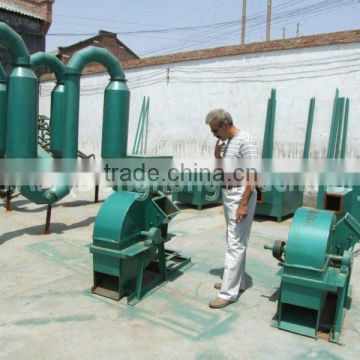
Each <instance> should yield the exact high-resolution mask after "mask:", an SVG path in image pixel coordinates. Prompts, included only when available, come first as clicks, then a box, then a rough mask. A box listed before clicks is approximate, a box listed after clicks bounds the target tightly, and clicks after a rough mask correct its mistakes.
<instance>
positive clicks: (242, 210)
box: [235, 204, 248, 224]
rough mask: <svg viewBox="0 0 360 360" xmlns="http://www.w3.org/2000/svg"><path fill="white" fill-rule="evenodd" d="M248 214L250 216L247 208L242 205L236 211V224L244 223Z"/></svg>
mask: <svg viewBox="0 0 360 360" xmlns="http://www.w3.org/2000/svg"><path fill="white" fill-rule="evenodd" d="M247 214H248V208H247V206H245V205H241V204H240V205H239V206H238V208H237V209H236V214H235V221H236V223H237V224H238V223H239V222H240V221H243V220H244V219H245V218H246V216H247Z"/></svg>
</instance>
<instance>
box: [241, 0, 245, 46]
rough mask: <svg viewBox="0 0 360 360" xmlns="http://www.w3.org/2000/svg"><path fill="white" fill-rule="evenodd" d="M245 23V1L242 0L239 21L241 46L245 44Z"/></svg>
mask: <svg viewBox="0 0 360 360" xmlns="http://www.w3.org/2000/svg"><path fill="white" fill-rule="evenodd" d="M245 23H246V0H243V8H242V20H241V45H244V44H245Z"/></svg>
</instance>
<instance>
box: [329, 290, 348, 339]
mask: <svg viewBox="0 0 360 360" xmlns="http://www.w3.org/2000/svg"><path fill="white" fill-rule="evenodd" d="M346 289H347V284H346V285H345V287H343V288H340V289H339V290H338V299H337V304H336V313H335V324H334V328H333V329H332V334H331V338H330V341H332V342H336V343H338V342H339V337H340V331H341V326H342V322H343V319H344V306H345V300H346V295H347V291H346Z"/></svg>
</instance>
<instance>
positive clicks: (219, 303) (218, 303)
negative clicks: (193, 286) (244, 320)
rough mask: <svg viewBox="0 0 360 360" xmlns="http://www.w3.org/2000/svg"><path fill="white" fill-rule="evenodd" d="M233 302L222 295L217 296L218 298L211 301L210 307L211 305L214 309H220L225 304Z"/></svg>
mask: <svg viewBox="0 0 360 360" xmlns="http://www.w3.org/2000/svg"><path fill="white" fill-rule="evenodd" d="M231 303H232V301H230V300H225V299H223V298H221V297H217V298H216V299H214V300H212V301H210V302H209V307H211V308H212V309H220V308H223V307H225V306H228V305H229V304H231Z"/></svg>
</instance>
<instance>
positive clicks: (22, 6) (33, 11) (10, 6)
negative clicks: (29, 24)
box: [0, 0, 53, 22]
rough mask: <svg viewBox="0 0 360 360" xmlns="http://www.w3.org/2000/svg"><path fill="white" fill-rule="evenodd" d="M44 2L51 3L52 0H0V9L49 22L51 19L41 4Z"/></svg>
mask: <svg viewBox="0 0 360 360" xmlns="http://www.w3.org/2000/svg"><path fill="white" fill-rule="evenodd" d="M44 2H48V3H53V0H45V1H42V0H28V1H25V0H0V9H4V10H7V11H11V12H13V13H17V14H21V15H25V16H29V17H32V18H35V19H39V20H43V21H46V22H49V20H50V21H51V19H48V14H47V13H46V11H45V8H44V7H43V6H42V5H43V3H44Z"/></svg>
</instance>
